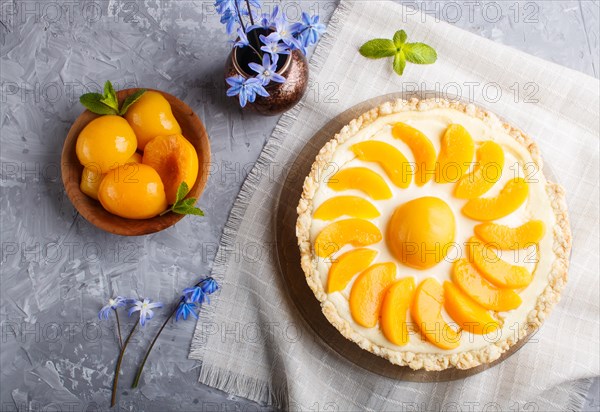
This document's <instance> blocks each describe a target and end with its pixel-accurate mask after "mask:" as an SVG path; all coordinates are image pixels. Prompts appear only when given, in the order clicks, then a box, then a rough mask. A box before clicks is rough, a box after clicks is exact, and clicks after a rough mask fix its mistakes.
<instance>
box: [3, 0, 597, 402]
mask: <svg viewBox="0 0 600 412" xmlns="http://www.w3.org/2000/svg"><path fill="white" fill-rule="evenodd" d="M409 3H411V4H413V5H416V6H417V7H419V8H421V9H423V10H424V11H425V12H427V13H429V14H434V15H436V16H438V17H439V18H440V19H442V20H446V21H450V22H452V23H454V24H456V25H457V26H460V27H462V28H464V29H466V30H469V31H471V32H473V33H476V34H479V35H481V36H483V37H486V38H489V39H492V40H494V41H496V42H500V43H504V44H507V45H509V46H512V47H515V48H518V49H521V50H523V51H525V52H527V53H530V54H533V55H536V56H538V57H541V58H543V59H547V60H549V61H553V62H555V63H558V64H562V65H565V66H567V67H570V68H573V69H575V70H578V71H581V72H583V73H586V74H589V75H590V76H595V77H598V71H599V52H598V50H599V31H598V27H599V8H600V6H599V2H598V1H585V0H582V1H544V2H541V1H538V2H534V1H526V2H515V1H501V2H470V1H464V2H463V1H458V2H451V3H443V2H433V1H426V2H421V1H419V2H409ZM335 4H336V2H335V1H313V0H307V1H301V2H288V3H286V5H285V9H286V11H287V12H288V14H290V17H292V18H293V17H294V15H295V14H296V13H297V11H298V9H299V8H302V9H304V10H307V9H310V10H313V11H318V12H319V13H320V14H321V16H322V18H324V20H325V21H327V19H328V17H329V15H330V14H331V12H332V11H333V9H334V7H335ZM0 20H1V25H0V44H1V50H0V54H1V57H0V69H1V75H0V76H1V82H2V87H1V96H0V98H1V102H2V103H1V112H0V122H1V155H0V159H1V170H0V172H1V175H0V178H1V181H0V194H1V197H0V205H1V236H2V245H1V246H2V255H1V266H0V268H1V271H2V273H1V276H0V282H1V285H0V290H1V306H0V319H1V322H2V337H1V341H0V344H1V354H0V360H1V381H0V386H1V388H0V410H1V411H12V410H17V409H18V410H35V411H38V410H44V411H54V410H61V411H67V410H105V409H108V402H109V398H110V386H111V382H112V375H113V370H114V366H115V361H116V355H117V346H116V341H115V336H114V329H113V324H112V322H99V321H98V318H97V311H98V309H99V308H100V307H101V306H102V305H103V302H104V301H106V300H107V299H108V298H109V297H110V296H112V295H116V294H123V295H137V296H149V297H152V298H154V299H158V300H161V301H163V302H167V303H168V302H172V301H173V299H175V298H176V297H177V296H178V294H179V293H180V290H181V289H183V288H185V287H187V286H189V285H190V284H193V283H194V282H195V281H196V279H198V277H199V276H200V275H202V274H206V273H209V270H210V266H211V262H212V260H213V257H214V254H215V251H216V247H217V244H218V240H219V237H220V234H221V230H222V228H223V225H224V223H225V220H226V218H227V215H228V212H229V209H230V207H231V205H232V203H233V201H234V199H235V197H236V194H237V192H238V190H239V187H240V186H241V184H242V182H243V180H244V177H245V176H246V174H247V173H248V172H249V170H250V168H251V166H252V164H253V162H254V161H255V160H256V158H257V157H258V154H259V152H260V150H261V148H262V146H263V144H264V142H265V140H266V139H267V138H268V136H269V135H270V133H271V131H272V129H273V127H274V125H275V123H276V121H277V118H263V117H256V116H250V115H242V114H241V112H240V111H239V109H237V108H236V107H235V105H233V104H231V103H230V102H228V101H226V100H225V98H224V97H223V95H224V91H225V89H224V86H223V84H222V68H223V63H224V60H225V57H226V55H227V53H228V50H229V45H228V44H227V43H226V38H225V35H224V31H223V28H222V26H221V25H220V24H219V22H218V17H217V16H216V15H215V14H214V11H213V8H212V1H160V0H145V1H141V0H140V1H126V0H111V1H89V0H87V1H83V0H82V1H65V2H55V1H42V0H40V1H15V2H13V1H5V0H1V1H0ZM106 79H110V80H112V81H113V82H114V83H115V86H116V88H124V87H130V86H144V87H152V88H158V89H162V90H165V91H168V92H169V93H172V94H174V95H176V96H178V97H179V98H181V99H183V100H184V101H185V102H186V103H188V104H189V105H190V106H191V107H192V108H193V109H194V110H195V111H196V113H197V114H198V115H199V116H200V118H201V119H203V121H204V122H205V124H206V128H207V130H208V134H209V136H210V138H211V145H212V156H213V160H214V165H213V168H212V171H211V176H210V181H209V184H208V186H207V189H206V192H205V194H204V195H203V196H202V199H201V200H200V203H199V205H200V207H202V208H203V209H204V211H205V212H206V217H204V218H198V217H187V218H185V219H184V220H183V221H181V222H180V223H179V224H178V225H176V226H175V227H172V228H170V229H168V230H165V231H163V232H161V233H158V234H154V235H150V236H146V237H141V238H123V237H118V236H113V235H109V234H106V233H103V232H101V231H100V230H98V229H96V228H95V227H93V226H92V225H90V224H89V223H87V222H86V221H85V220H84V219H82V218H81V217H78V216H77V215H76V213H75V211H74V209H73V207H72V206H71V204H70V203H69V200H68V199H67V197H66V196H65V193H64V190H63V186H62V183H61V180H60V173H59V166H60V152H61V148H62V142H63V139H64V137H65V135H66V133H67V131H68V129H69V127H70V125H71V123H72V122H73V120H74V119H75V118H76V117H77V115H78V114H79V113H80V112H81V111H82V107H81V106H80V105H79V103H78V100H77V98H78V96H79V95H80V94H82V93H83V92H85V91H86V90H87V89H99V88H100V84H102V83H103V82H104V80H106ZM312 87H313V88H317V90H318V87H319V86H318V85H313V86H312ZM160 320H161V316H160V315H158V316H157V318H156V320H155V321H154V323H151V324H150V325H149V326H148V327H147V329H146V330H145V331H144V332H143V333H141V334H140V335H138V336H137V337H136V338H135V342H133V345H132V346H130V348H129V350H128V352H127V356H126V358H125V361H124V364H123V370H124V374H123V376H122V377H121V389H120V391H119V410H146V411H166V410H259V409H264V408H261V407H259V406H257V405H254V404H251V403H248V402H246V401H244V400H241V399H236V398H233V397H231V396H228V395H227V394H224V393H221V392H219V391H216V390H213V389H211V388H207V387H203V386H202V385H199V384H198V383H196V380H197V375H198V370H197V367H198V364H197V363H196V362H194V361H190V360H188V359H187V353H188V348H189V344H190V340H191V336H192V331H193V328H194V324H193V322H191V321H187V322H180V323H178V324H176V325H169V326H168V327H167V328H166V330H165V332H164V333H163V335H162V336H161V338H160V340H159V343H158V345H157V346H156V348H155V350H154V352H153V354H152V356H151V358H150V360H149V363H148V365H147V367H146V372H145V376H144V379H143V383H142V385H141V388H140V389H139V390H130V389H128V384H129V383H130V382H131V379H132V375H133V369H134V367H135V365H136V364H137V363H138V361H139V359H140V357H141V356H142V353H141V349H140V348H143V347H145V346H146V344H147V343H148V340H149V339H151V338H152V332H154V331H155V330H156V327H157V326H158V325H157V323H158V322H160ZM598 390H599V387H598V382H597V381H596V383H595V385H594V386H593V387H592V390H591V391H590V395H588V403H587V406H586V409H587V410H598V409H599V408H600V404H599V402H598V399H599V398H600V396H599V395H598Z"/></svg>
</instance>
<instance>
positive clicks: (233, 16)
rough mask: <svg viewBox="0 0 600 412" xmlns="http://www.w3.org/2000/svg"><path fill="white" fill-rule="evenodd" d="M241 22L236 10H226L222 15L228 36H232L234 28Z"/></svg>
mask: <svg viewBox="0 0 600 412" xmlns="http://www.w3.org/2000/svg"><path fill="white" fill-rule="evenodd" d="M239 21H240V20H239V19H238V15H237V13H236V12H235V11H234V10H229V9H228V10H225V12H224V13H223V14H222V15H221V23H223V24H224V25H225V29H226V30H227V34H231V33H232V32H233V26H235V25H236V24H238V23H239Z"/></svg>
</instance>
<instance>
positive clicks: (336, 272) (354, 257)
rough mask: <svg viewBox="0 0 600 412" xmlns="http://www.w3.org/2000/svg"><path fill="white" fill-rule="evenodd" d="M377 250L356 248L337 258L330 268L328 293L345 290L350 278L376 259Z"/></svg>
mask: <svg viewBox="0 0 600 412" xmlns="http://www.w3.org/2000/svg"><path fill="white" fill-rule="evenodd" d="M375 256H377V251H376V250H373V249H366V248H361V249H354V250H351V251H349V252H346V253H344V254H343V255H342V256H340V257H339V258H337V259H336V261H335V262H333V264H332V265H331V268H329V276H328V277H327V293H333V292H338V291H341V290H344V289H345V288H346V285H348V282H350V279H352V278H353V277H354V275H356V274H357V273H360V272H362V271H363V270H365V269H366V268H368V267H369V266H370V265H371V262H373V260H375Z"/></svg>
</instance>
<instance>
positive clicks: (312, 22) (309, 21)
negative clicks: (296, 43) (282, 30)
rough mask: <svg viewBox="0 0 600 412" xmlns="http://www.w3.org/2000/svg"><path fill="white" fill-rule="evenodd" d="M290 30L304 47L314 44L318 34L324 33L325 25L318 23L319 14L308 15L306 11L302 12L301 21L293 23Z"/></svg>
mask: <svg viewBox="0 0 600 412" xmlns="http://www.w3.org/2000/svg"><path fill="white" fill-rule="evenodd" d="M292 31H293V32H294V33H295V35H296V37H297V38H298V40H300V41H301V42H302V45H303V46H304V47H308V46H310V45H312V44H316V43H317V42H318V41H319V36H320V35H321V34H323V33H325V25H324V24H321V23H319V16H318V15H315V16H313V17H310V16H309V15H308V13H306V12H303V13H302V22H298V23H294V24H293V25H292Z"/></svg>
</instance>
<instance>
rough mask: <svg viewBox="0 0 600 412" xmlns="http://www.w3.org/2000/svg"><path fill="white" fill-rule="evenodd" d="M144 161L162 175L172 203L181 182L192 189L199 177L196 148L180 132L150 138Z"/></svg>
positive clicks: (168, 197) (166, 191) (168, 200)
mask: <svg viewBox="0 0 600 412" xmlns="http://www.w3.org/2000/svg"><path fill="white" fill-rule="evenodd" d="M142 162H143V163H144V164H147V165H148V166H150V167H152V168H153V169H154V170H156V171H157V172H158V174H159V175H160V178H161V180H162V181H163V184H164V185H165V193H166V194H167V202H169V204H170V205H172V204H173V203H175V198H176V196H177V189H178V188H179V185H180V184H181V182H185V183H186V184H187V185H188V187H189V188H190V189H191V188H192V186H194V183H196V178H197V177H198V154H197V153H196V149H195V148H194V146H193V145H192V144H191V143H190V142H188V140H187V139H186V138H185V137H183V136H182V135H180V134H173V135H170V136H157V137H155V138H154V139H152V140H150V141H149V142H148V143H147V144H146V147H145V149H144V157H143V158H142Z"/></svg>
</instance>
